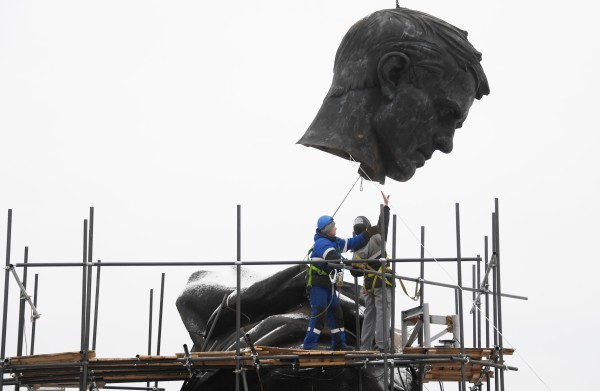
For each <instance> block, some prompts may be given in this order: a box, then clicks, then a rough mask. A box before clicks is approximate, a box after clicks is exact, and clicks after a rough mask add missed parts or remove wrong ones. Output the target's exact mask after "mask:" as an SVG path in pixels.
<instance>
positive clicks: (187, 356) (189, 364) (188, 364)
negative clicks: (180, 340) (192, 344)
mask: <svg viewBox="0 0 600 391" xmlns="http://www.w3.org/2000/svg"><path fill="white" fill-rule="evenodd" d="M183 351H184V353H185V356H184V358H185V362H184V363H183V366H184V367H185V368H186V369H187V371H188V373H189V374H190V378H191V377H192V376H193V373H192V362H191V361H190V358H191V357H192V356H191V355H190V351H189V350H188V347H187V344H183Z"/></svg>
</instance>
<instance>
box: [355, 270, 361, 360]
mask: <svg viewBox="0 0 600 391" xmlns="http://www.w3.org/2000/svg"><path fill="white" fill-rule="evenodd" d="M354 297H355V298H356V300H354V312H355V316H354V321H355V324H354V326H355V327H356V343H355V344H354V346H355V348H356V350H360V315H359V311H360V307H359V303H358V302H359V291H358V276H354ZM359 372H360V370H359Z"/></svg>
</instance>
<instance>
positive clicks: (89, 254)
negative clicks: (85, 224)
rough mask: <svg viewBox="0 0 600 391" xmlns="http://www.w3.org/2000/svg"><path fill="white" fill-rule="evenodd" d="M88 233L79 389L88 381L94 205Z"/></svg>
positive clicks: (84, 386) (85, 386) (82, 389)
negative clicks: (82, 347)
mask: <svg viewBox="0 0 600 391" xmlns="http://www.w3.org/2000/svg"><path fill="white" fill-rule="evenodd" d="M87 235H88V251H87V265H86V267H87V277H86V284H85V285H86V293H85V298H86V300H85V320H84V322H83V323H84V326H85V327H84V330H85V333H84V334H85V335H84V349H83V365H82V374H81V377H82V381H81V386H80V387H81V391H84V390H85V389H86V388H87V382H88V373H87V371H88V360H89V348H90V318H91V307H92V259H93V258H92V254H93V249H94V245H93V244H94V207H90V225H89V230H88V232H87Z"/></svg>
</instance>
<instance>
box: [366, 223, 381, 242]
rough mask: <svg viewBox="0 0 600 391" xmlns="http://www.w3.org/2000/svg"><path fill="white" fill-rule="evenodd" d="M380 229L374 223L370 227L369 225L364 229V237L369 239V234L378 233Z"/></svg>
mask: <svg viewBox="0 0 600 391" xmlns="http://www.w3.org/2000/svg"><path fill="white" fill-rule="evenodd" d="M380 232H381V231H380V229H379V225H374V226H372V227H369V228H367V229H366V230H365V234H364V235H365V238H366V239H370V238H371V236H373V235H377V234H378V233H380Z"/></svg>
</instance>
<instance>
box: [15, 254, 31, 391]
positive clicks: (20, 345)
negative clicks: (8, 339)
mask: <svg viewBox="0 0 600 391" xmlns="http://www.w3.org/2000/svg"><path fill="white" fill-rule="evenodd" d="M28 255H29V248H28V247H27V246H25V254H24V255H23V263H27V262H28ZM22 284H23V291H21V294H20V295H19V326H18V330H19V335H18V337H17V356H22V355H23V332H24V331H23V330H24V328H25V301H27V299H28V298H29V297H28V295H27V268H25V269H23V282H22ZM30 300H31V299H30ZM15 389H18V387H16V388H15Z"/></svg>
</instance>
